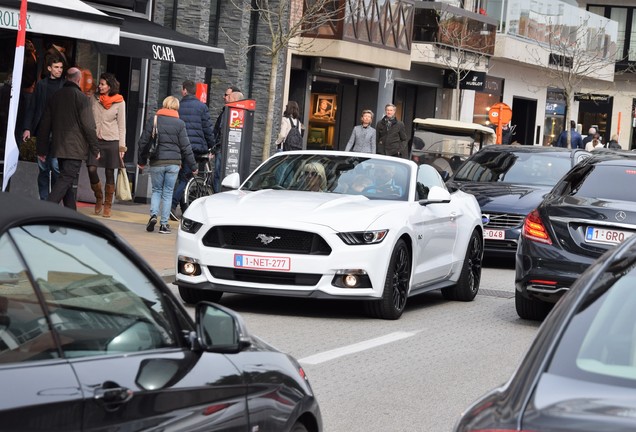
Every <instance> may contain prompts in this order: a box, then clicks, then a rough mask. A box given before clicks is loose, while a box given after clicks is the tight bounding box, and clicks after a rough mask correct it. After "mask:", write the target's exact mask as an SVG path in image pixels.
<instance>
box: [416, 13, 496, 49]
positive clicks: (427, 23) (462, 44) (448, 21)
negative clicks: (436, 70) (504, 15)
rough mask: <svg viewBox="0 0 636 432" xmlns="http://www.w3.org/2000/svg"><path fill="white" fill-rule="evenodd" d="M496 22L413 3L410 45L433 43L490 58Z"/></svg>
mask: <svg viewBox="0 0 636 432" xmlns="http://www.w3.org/2000/svg"><path fill="white" fill-rule="evenodd" d="M496 34H497V20H496V19H494V18H490V17H487V16H485V15H480V14H477V13H474V12H471V11H468V10H465V9H462V8H459V7H455V6H451V5H450V4H448V3H447V2H441V1H439V2H417V3H416V5H415V17H414V24H413V42H414V43H435V44H437V45H441V46H447V47H451V48H459V49H462V50H466V51H472V52H476V53H479V54H486V55H493V54H494V51H495V37H496Z"/></svg>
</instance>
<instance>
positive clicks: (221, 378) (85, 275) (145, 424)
mask: <svg viewBox="0 0 636 432" xmlns="http://www.w3.org/2000/svg"><path fill="white" fill-rule="evenodd" d="M0 208H2V212H0V383H2V384H1V385H2V391H0V429H1V430H3V431H49V432H50V431H60V432H62V431H64V432H67V431H80V430H82V431H86V430H100V431H107V430H108V431H115V430H118V431H124V430H125V431H141V430H143V431H255V430H260V431H274V430H275V431H279V430H280V431H293V432H301V431H311V432H318V431H320V430H322V420H321V416H320V410H319V407H318V403H317V401H316V399H315V398H314V395H313V392H312V389H311V387H310V385H309V382H308V380H307V378H306V376H305V373H304V371H303V370H302V368H301V367H300V366H299V364H298V363H297V362H296V360H294V359H293V358H292V357H291V356H288V355H286V354H283V353H281V352H278V351H277V350H275V349H274V348H272V347H270V346H269V345H267V344H266V343H265V342H263V341H261V340H260V339H258V338H256V337H255V336H252V335H250V334H249V333H248V332H247V330H246V328H245V325H244V324H243V322H242V320H241V318H240V316H239V315H238V314H236V313H235V312H233V311H231V310H229V309H226V308H223V307H221V306H218V305H215V304H212V303H203V302H202V303H199V304H198V305H197V306H196V312H195V316H196V319H195V320H194V321H193V320H192V319H191V318H190V316H189V315H188V313H187V311H186V310H185V309H184V308H183V306H182V304H181V303H180V302H179V301H178V300H177V299H176V298H175V297H174V295H172V293H171V292H170V290H169V289H168V287H167V286H166V285H165V283H164V282H163V281H162V279H161V278H160V277H159V276H158V275H157V273H156V272H155V271H154V270H152V269H151V268H150V267H149V265H148V264H147V263H146V262H145V261H143V260H142V259H141V258H139V257H138V255H137V254H136V253H135V252H134V251H133V250H132V249H131V248H130V246H128V245H127V243H125V241H124V240H122V239H121V238H120V237H119V236H117V235H116V234H115V233H113V232H112V231H111V230H110V229H108V228H107V227H105V226H104V225H102V224H101V223H99V222H97V221H94V220H92V219H91V218H88V217H86V216H83V215H81V214H78V213H76V212H74V211H70V210H68V209H65V208H62V207H60V206H57V205H53V204H51V203H46V202H41V201H35V200H32V199H26V198H21V197H19V196H17V195H15V194H9V193H6V192H2V193H0Z"/></svg>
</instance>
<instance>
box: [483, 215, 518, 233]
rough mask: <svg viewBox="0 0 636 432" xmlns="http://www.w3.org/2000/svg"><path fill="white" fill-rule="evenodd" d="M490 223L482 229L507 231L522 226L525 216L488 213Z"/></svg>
mask: <svg viewBox="0 0 636 432" xmlns="http://www.w3.org/2000/svg"><path fill="white" fill-rule="evenodd" d="M488 217H489V218H490V222H488V223H487V224H486V225H484V228H495V229H508V228H516V227H520V226H521V225H522V224H523V220H524V219H525V218H526V217H525V215H517V214H509V213H488Z"/></svg>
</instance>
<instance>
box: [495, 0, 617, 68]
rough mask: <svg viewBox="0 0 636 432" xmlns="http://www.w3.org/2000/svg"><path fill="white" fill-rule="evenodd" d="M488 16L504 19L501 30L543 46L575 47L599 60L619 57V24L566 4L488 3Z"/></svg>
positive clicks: (520, 0) (519, 0)
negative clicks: (617, 46)
mask: <svg viewBox="0 0 636 432" xmlns="http://www.w3.org/2000/svg"><path fill="white" fill-rule="evenodd" d="M486 10H487V13H488V14H489V15H491V16H497V17H499V18H500V25H499V31H500V32H501V33H504V34H508V35H510V36H515V37H518V38H522V39H529V40H532V41H534V42H537V43H538V44H540V45H543V46H546V47H548V46H550V45H558V46H562V47H567V46H568V45H571V46H575V45H576V49H577V50H580V51H582V52H585V51H587V52H589V53H591V54H593V55H594V56H596V57H602V58H610V57H612V56H614V55H615V52H616V41H617V35H618V23H617V22H616V21H612V20H609V19H607V18H605V17H602V16H600V15H596V14H593V13H590V12H587V11H586V10H584V9H581V8H579V7H577V6H572V5H570V4H567V3H564V2H562V1H553V2H529V1H527V0H499V1H492V2H488V6H487V9H486Z"/></svg>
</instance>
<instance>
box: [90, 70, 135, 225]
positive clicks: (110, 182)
mask: <svg viewBox="0 0 636 432" xmlns="http://www.w3.org/2000/svg"><path fill="white" fill-rule="evenodd" d="M97 88H98V93H97V94H96V95H95V97H93V114H94V116H95V125H96V126H97V138H98V139H99V152H100V154H101V158H100V159H96V158H95V157H94V156H92V155H91V156H90V157H89V159H88V162H87V163H86V165H87V166H88V178H89V179H90V182H91V189H93V192H94V193H95V214H100V213H101V212H102V209H103V211H104V213H103V216H104V217H110V214H111V207H112V205H113V195H114V194H115V169H117V168H122V169H123V167H122V166H121V165H122V162H121V161H123V158H124V154H125V153H126V150H127V148H126V103H125V102H124V98H123V97H122V95H120V94H119V81H117V79H116V78H115V75H113V74H112V73H108V72H105V73H103V74H102V75H101V76H100V77H99V84H98V85H97ZM97 167H102V168H104V169H105V173H106V188H105V190H103V189H102V183H101V181H100V179H99V176H98V175H97Z"/></svg>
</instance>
